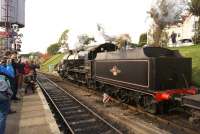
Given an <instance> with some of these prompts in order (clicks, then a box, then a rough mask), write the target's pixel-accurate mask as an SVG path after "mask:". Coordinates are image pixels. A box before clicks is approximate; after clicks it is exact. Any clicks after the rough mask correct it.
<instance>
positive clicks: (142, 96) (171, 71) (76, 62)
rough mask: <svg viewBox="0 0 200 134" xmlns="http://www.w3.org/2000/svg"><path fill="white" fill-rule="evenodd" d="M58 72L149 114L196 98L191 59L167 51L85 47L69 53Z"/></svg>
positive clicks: (104, 45) (152, 48)
mask: <svg viewBox="0 0 200 134" xmlns="http://www.w3.org/2000/svg"><path fill="white" fill-rule="evenodd" d="M58 72H59V74H60V76H61V77H62V78H65V79H69V80H72V81H74V82H77V83H79V84H86V85H87V86H88V87H90V88H94V89H96V90H101V91H103V92H106V93H108V94H109V95H111V96H113V97H115V98H118V99H120V100H122V101H126V102H128V103H134V104H136V105H138V106H140V107H143V108H144V109H145V110H147V111H148V112H151V113H157V112H164V111H166V110H169V109H171V108H173V107H176V106H177V105H179V104H180V98H181V97H182V96H185V95H195V94H197V89H196V88H193V87H191V77H192V76H191V75H192V59H191V58H184V57H182V56H181V55H180V54H179V52H178V51H173V50H169V49H166V48H159V47H143V48H131V49H125V48H122V49H117V47H116V45H115V44H112V43H105V44H100V45H95V46H86V47H85V48H84V49H83V50H78V52H75V53H72V52H70V53H68V55H67V56H66V58H65V59H64V62H63V64H62V65H61V66H60V69H59V70H58Z"/></svg>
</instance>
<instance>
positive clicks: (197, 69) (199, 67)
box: [175, 45, 200, 86]
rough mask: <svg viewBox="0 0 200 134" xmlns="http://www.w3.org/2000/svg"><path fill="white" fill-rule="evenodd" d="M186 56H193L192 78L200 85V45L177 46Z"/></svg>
mask: <svg viewBox="0 0 200 134" xmlns="http://www.w3.org/2000/svg"><path fill="white" fill-rule="evenodd" d="M175 49H177V50H179V51H180V52H181V54H182V55H183V56H185V57H191V58H192V80H193V82H194V84H195V85H197V86H200V45H194V46H190V47H180V48H175Z"/></svg>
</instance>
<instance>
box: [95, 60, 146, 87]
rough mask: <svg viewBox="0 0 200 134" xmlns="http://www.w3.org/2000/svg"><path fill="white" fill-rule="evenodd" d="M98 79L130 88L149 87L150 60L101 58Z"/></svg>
mask: <svg viewBox="0 0 200 134" xmlns="http://www.w3.org/2000/svg"><path fill="white" fill-rule="evenodd" d="M95 68H96V80H97V81H102V82H106V83H110V84H114V85H119V86H123V87H128V88H134V87H140V88H141V87H142V88H145V89H146V88H149V86H150V85H149V80H150V63H149V60H99V61H96V62H95Z"/></svg>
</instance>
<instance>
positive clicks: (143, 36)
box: [139, 33, 147, 46]
mask: <svg viewBox="0 0 200 134" xmlns="http://www.w3.org/2000/svg"><path fill="white" fill-rule="evenodd" d="M145 44H147V33H143V34H141V35H140V39H139V46H144V45H145Z"/></svg>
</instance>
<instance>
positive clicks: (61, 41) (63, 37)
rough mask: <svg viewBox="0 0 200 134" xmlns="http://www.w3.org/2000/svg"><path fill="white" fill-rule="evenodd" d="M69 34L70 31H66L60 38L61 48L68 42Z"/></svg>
mask: <svg viewBox="0 0 200 134" xmlns="http://www.w3.org/2000/svg"><path fill="white" fill-rule="evenodd" d="M68 33H69V30H68V29H66V30H65V31H64V32H63V33H62V34H61V36H60V38H59V40H58V44H59V45H60V46H61V45H62V44H63V41H65V42H66V41H67V40H68Z"/></svg>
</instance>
